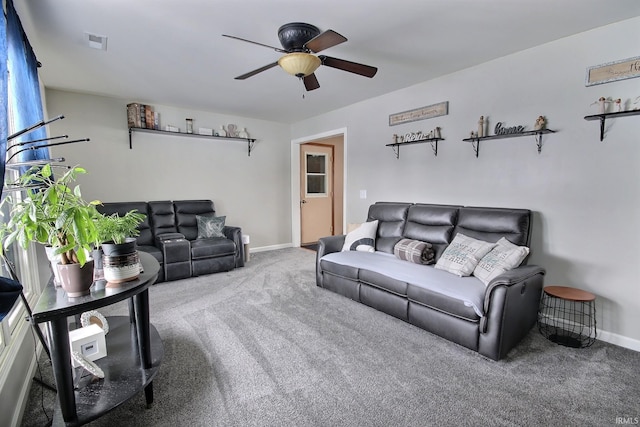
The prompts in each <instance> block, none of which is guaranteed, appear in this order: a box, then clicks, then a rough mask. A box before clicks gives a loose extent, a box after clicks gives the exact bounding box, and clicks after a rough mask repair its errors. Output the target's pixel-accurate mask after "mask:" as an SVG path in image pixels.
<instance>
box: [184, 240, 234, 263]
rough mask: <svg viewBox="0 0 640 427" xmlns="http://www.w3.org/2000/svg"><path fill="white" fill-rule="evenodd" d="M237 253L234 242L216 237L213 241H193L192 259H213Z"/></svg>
mask: <svg viewBox="0 0 640 427" xmlns="http://www.w3.org/2000/svg"><path fill="white" fill-rule="evenodd" d="M235 253H236V244H235V243H234V242H233V240H229V239H225V238H221V237H214V238H211V239H196V240H192V241H191V259H194V260H195V259H201V258H213V257H220V256H226V255H234V254H235Z"/></svg>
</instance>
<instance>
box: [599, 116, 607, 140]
mask: <svg viewBox="0 0 640 427" xmlns="http://www.w3.org/2000/svg"><path fill="white" fill-rule="evenodd" d="M605 120H606V117H605V116H601V117H600V142H602V141H604V122H605Z"/></svg>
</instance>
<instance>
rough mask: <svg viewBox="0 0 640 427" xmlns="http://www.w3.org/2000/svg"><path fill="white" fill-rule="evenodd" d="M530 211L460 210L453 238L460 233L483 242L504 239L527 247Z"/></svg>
mask: <svg viewBox="0 0 640 427" xmlns="http://www.w3.org/2000/svg"><path fill="white" fill-rule="evenodd" d="M530 223H531V211H530V210H528V209H507V208H481V207H463V208H460V212H459V215H458V223H457V224H456V228H455V230H454V236H455V235H456V234H457V233H462V234H464V235H466V236H469V237H473V238H474V239H479V240H484V241H485V242H497V241H498V240H500V238H502V237H504V238H506V239H507V240H508V241H510V242H511V243H513V244H514V245H518V246H529V238H530V231H531V225H530Z"/></svg>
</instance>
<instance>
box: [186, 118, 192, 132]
mask: <svg viewBox="0 0 640 427" xmlns="http://www.w3.org/2000/svg"><path fill="white" fill-rule="evenodd" d="M186 120H187V133H193V119H186Z"/></svg>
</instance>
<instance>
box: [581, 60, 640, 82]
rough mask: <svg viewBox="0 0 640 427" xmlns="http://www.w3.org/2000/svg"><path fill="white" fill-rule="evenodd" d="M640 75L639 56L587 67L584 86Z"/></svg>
mask: <svg viewBox="0 0 640 427" xmlns="http://www.w3.org/2000/svg"><path fill="white" fill-rule="evenodd" d="M634 77H640V56H636V57H635V58H629V59H622V60H620V61H614V62H608V63H606V64H602V65H595V66H593V67H589V68H587V77H586V81H585V84H584V85H585V86H593V85H600V84H603V83H610V82H615V81H616V80H624V79H631V78H634Z"/></svg>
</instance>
